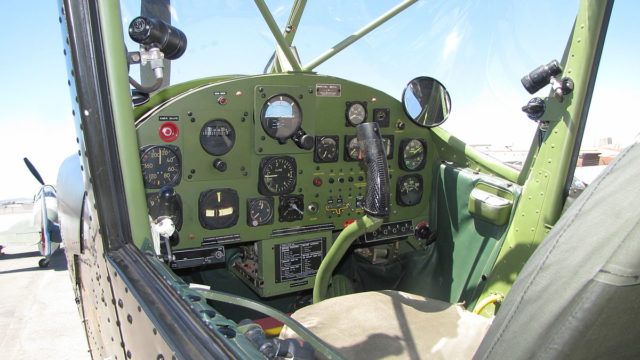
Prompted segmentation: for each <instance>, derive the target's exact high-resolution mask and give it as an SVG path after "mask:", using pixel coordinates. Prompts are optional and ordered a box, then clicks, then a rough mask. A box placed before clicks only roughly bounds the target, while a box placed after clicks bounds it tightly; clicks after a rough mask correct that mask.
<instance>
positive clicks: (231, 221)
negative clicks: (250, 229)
mask: <svg viewBox="0 0 640 360" xmlns="http://www.w3.org/2000/svg"><path fill="white" fill-rule="evenodd" d="M218 192H220V193H223V194H224V195H223V196H224V199H223V200H224V201H228V202H230V205H231V207H232V208H233V214H232V215H231V216H228V217H226V218H225V219H223V220H220V219H208V217H207V216H206V210H207V209H206V208H205V207H204V206H203V205H205V203H208V201H210V197H211V196H212V194H215V193H218ZM213 196H215V195H213ZM221 197H222V196H221ZM239 203H240V200H239V198H238V192H237V191H235V190H234V189H231V188H220V189H208V190H205V191H203V192H201V193H200V196H199V197H198V219H199V220H200V225H201V226H202V227H203V228H205V229H207V230H216V229H226V228H230V227H232V226H235V225H236V224H237V223H238V217H239V212H240V211H239V209H240V206H239ZM223 216H225V215H223Z"/></svg>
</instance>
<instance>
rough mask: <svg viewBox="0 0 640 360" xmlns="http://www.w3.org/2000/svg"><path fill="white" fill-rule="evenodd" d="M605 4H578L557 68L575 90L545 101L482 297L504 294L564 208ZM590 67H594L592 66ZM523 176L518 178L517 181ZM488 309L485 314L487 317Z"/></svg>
mask: <svg viewBox="0 0 640 360" xmlns="http://www.w3.org/2000/svg"><path fill="white" fill-rule="evenodd" d="M605 14H606V3H605V2H600V1H582V2H581V4H580V8H579V11H578V15H577V18H576V22H575V25H574V29H573V32H572V34H571V38H570V39H569V43H568V45H567V49H566V52H565V54H564V57H563V60H562V64H563V68H564V72H563V74H562V75H561V76H563V77H564V76H568V77H570V78H571V79H573V81H574V83H575V88H574V91H573V92H572V93H571V94H569V95H567V96H565V98H564V101H562V102H560V101H558V99H556V98H554V97H553V96H550V97H549V98H548V99H547V111H546V113H545V115H544V116H543V117H542V118H541V119H540V120H541V121H542V122H548V130H547V131H546V132H545V133H544V139H543V141H542V143H541V144H540V145H539V146H537V145H535V144H534V145H533V146H532V149H531V153H530V155H529V158H528V161H527V162H526V164H525V165H526V166H527V168H526V169H524V173H525V174H527V175H528V176H527V177H526V182H525V183H524V191H523V194H522V201H521V202H520V203H519V204H518V206H517V207H516V214H515V218H514V221H513V223H512V225H511V227H510V228H509V232H508V233H507V238H506V241H505V245H504V246H503V249H502V251H501V252H500V255H499V257H498V261H497V263H496V266H495V268H494V269H493V272H492V274H491V276H490V277H489V285H488V287H487V289H486V290H485V292H484V293H483V295H482V297H486V296H489V295H491V294H494V293H498V294H507V293H508V291H509V289H510V288H511V284H513V281H514V280H515V278H516V277H517V275H518V273H519V272H520V269H521V268H522V266H523V265H524V263H525V262H526V261H527V259H528V258H529V257H530V256H531V254H532V253H533V251H534V250H535V249H536V247H537V246H538V244H540V242H541V241H542V240H543V239H544V238H545V236H546V234H547V233H548V231H549V229H550V228H551V227H553V225H554V224H555V222H556V221H557V220H558V218H559V217H560V213H561V211H562V207H563V205H564V200H565V198H564V196H565V195H564V186H565V183H566V181H567V177H569V176H573V174H569V173H568V172H569V169H570V168H572V164H571V161H572V154H573V151H574V148H576V147H579V145H580V140H581V139H580V138H579V129H580V127H581V122H583V121H586V113H584V111H586V110H585V105H587V106H588V103H589V101H590V94H591V93H590V87H592V86H593V83H592V81H593V79H594V78H595V77H594V73H593V72H594V71H597V64H598V61H599V53H598V46H599V44H600V42H601V41H603V36H604V32H603V31H602V30H603V23H605V22H607V21H608V19H607V18H605ZM594 65H595V66H594ZM522 178H524V176H522V177H521V179H520V180H522ZM493 311H494V308H492V307H490V308H487V310H486V311H485V314H492V313H493Z"/></svg>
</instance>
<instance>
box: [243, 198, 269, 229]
mask: <svg viewBox="0 0 640 360" xmlns="http://www.w3.org/2000/svg"><path fill="white" fill-rule="evenodd" d="M247 204H248V205H247V225H249V226H260V225H267V224H272V223H273V198H255V199H249V200H247Z"/></svg>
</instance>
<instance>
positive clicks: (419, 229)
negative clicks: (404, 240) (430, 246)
mask: <svg viewBox="0 0 640 360" xmlns="http://www.w3.org/2000/svg"><path fill="white" fill-rule="evenodd" d="M431 234H432V232H431V228H430V227H429V225H428V224H426V223H421V224H419V225H418V226H416V230H415V235H416V237H417V238H418V239H420V240H427V239H429V238H430V237H431Z"/></svg>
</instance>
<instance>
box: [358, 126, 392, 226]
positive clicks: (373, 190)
mask: <svg viewBox="0 0 640 360" xmlns="http://www.w3.org/2000/svg"><path fill="white" fill-rule="evenodd" d="M356 135H357V137H358V147H359V149H360V155H362V158H363V160H364V168H365V173H366V181H367V188H366V194H365V200H364V206H363V209H364V211H365V213H367V214H368V215H371V216H375V217H378V218H382V217H386V216H388V215H389V203H390V195H389V168H388V167H387V155H386V154H385V152H384V147H383V145H382V136H381V135H380V128H379V127H378V124H377V123H374V122H370V123H362V124H360V125H358V126H357V127H356Z"/></svg>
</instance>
